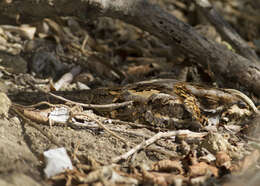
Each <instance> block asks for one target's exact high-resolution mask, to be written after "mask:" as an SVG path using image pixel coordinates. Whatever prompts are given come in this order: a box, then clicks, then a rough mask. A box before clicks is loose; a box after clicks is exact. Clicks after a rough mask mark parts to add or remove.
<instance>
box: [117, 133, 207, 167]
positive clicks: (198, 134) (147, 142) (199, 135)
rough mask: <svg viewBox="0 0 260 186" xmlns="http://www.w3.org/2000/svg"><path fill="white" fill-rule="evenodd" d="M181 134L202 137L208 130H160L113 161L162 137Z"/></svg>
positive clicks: (127, 155)
mask: <svg viewBox="0 0 260 186" xmlns="http://www.w3.org/2000/svg"><path fill="white" fill-rule="evenodd" d="M176 135H181V136H186V137H189V138H202V137H204V136H206V135H207V132H203V133H196V132H192V131H189V130H178V131H170V132H159V133H157V134H156V135H154V136H153V137H151V138H149V139H148V140H146V141H143V142H142V143H140V144H138V145H136V146H135V147H134V148H132V149H131V150H130V151H128V152H126V153H125V154H122V155H121V156H118V157H115V158H113V159H112V162H113V163H116V162H118V161H120V160H126V159H127V158H128V157H129V156H131V155H133V154H134V153H135V152H137V151H139V150H141V149H143V148H145V147H147V146H148V145H150V144H152V143H154V142H155V141H157V140H159V139H161V138H169V137H172V136H176Z"/></svg>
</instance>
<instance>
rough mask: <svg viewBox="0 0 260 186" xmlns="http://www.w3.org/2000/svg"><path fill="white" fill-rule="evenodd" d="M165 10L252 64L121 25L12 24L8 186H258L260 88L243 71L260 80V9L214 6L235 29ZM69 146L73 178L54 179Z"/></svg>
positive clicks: (4, 161) (3, 41)
mask: <svg viewBox="0 0 260 186" xmlns="http://www.w3.org/2000/svg"><path fill="white" fill-rule="evenodd" d="M7 3H8V2H7ZM155 3H158V4H159V5H160V6H161V8H162V10H165V11H167V12H168V13H169V14H170V15H172V16H175V17H177V18H178V19H180V20H182V21H183V22H185V23H188V24H190V25H194V30H196V34H197V33H199V34H201V35H200V37H201V36H202V35H203V36H204V37H205V38H204V37H203V38H204V39H205V41H208V42H209V43H211V44H212V46H216V48H215V49H216V55H219V54H223V55H224V54H225V55H226V56H231V57H234V58H235V59H238V60H241V61H239V62H245V64H246V65H245V66H243V65H242V66H239V63H235V65H230V66H227V67H226V69H225V70H221V69H217V68H218V67H221V68H223V66H218V65H216V66H214V65H212V64H213V63H212V62H207V63H208V64H206V62H205V61H207V60H210V59H212V60H216V61H218V62H217V63H219V60H221V59H223V58H221V57H218V56H215V57H216V58H214V57H212V55H213V53H212V54H210V55H211V56H210V57H209V58H207V59H205V57H207V56H203V55H202V54H201V56H200V54H199V53H196V52H198V51H200V49H195V48H196V46H193V47H194V51H190V52H191V53H187V52H188V51H189V50H191V49H192V47H191V49H190V48H186V45H187V43H186V44H182V42H184V43H185V41H182V40H181V44H180V45H175V46H174V45H173V44H172V43H174V42H177V41H176V40H174V41H173V42H172V41H170V42H169V43H170V44H169V43H168V44H166V43H167V42H165V41H166V39H165V38H166V37H165V36H162V33H160V34H155V32H156V31H155V30H151V32H150V33H148V32H146V31H144V30H141V29H140V28H142V25H141V26H140V28H137V27H134V26H131V25H128V24H126V23H124V22H122V21H119V20H116V19H111V18H99V19H88V20H84V21H83V20H81V19H78V18H76V17H67V16H66V17H62V16H61V17H55V18H44V19H42V20H40V21H38V22H31V23H30V24H29V25H16V26H11V25H7V24H8V23H6V25H0V60H1V62H0V90H1V93H0V116H1V120H0V126H1V127H0V129H1V130H0V134H1V135H0V136H1V138H0V154H1V157H2V158H1V160H0V170H1V177H0V185H1V184H3V185H19V183H24V185H46V184H47V185H66V186H70V185H176V186H179V185H233V184H240V185H244V184H245V183H247V184H248V185H250V186H251V185H252V186H253V185H257V183H258V182H259V181H258V180H259V160H258V159H259V155H260V154H259V111H258V107H257V106H258V104H259V92H258V90H259V87H260V86H259V81H258V79H254V78H256V77H258V75H256V76H254V74H253V75H252V77H251V76H250V78H251V79H250V78H249V79H247V78H248V77H249V76H247V77H245V76H244V75H243V74H244V72H240V70H241V69H242V68H243V67H246V68H245V71H246V70H248V68H247V67H248V66H249V67H250V68H251V67H254V68H255V72H256V74H258V73H259V71H258V70H259V69H258V68H259V66H257V64H258V65H259V60H258V52H259V41H258V40H259V21H258V17H259V15H258V14H257V13H256V12H253V9H254V7H257V6H258V4H257V3H255V2H250V1H246V2H244V1H216V2H214V6H215V7H216V9H217V11H218V12H221V14H220V15H221V19H223V20H222V21H224V20H226V21H228V23H229V24H230V25H232V27H233V28H234V30H233V29H232V28H231V27H229V26H228V27H227V30H224V29H223V28H221V25H219V24H220V23H218V22H214V19H212V18H209V20H211V22H212V23H213V25H214V26H215V28H216V29H215V28H214V27H213V26H211V25H210V24H209V22H208V21H207V20H206V19H205V15H208V16H209V17H210V16H213V18H216V16H219V15H216V14H217V12H215V9H214V11H213V13H212V12H207V10H210V8H209V7H208V9H207V7H206V9H205V7H204V5H203V4H200V1H192V2H186V1H174V2H171V1H166V0H162V1H155ZM194 3H197V4H196V5H195V4H194ZM10 6H12V2H11V4H10ZM209 6H211V5H210V4H209ZM244 7H246V10H245V9H243V11H242V8H244ZM252 7H253V8H252ZM244 10H245V11H244ZM202 13H204V14H202ZM0 15H1V13H0ZM21 16H22V15H21ZM111 17H115V16H114V15H112V16H111ZM166 17H167V16H166ZM222 17H223V18H222ZM0 18H1V16H0ZM22 18H24V17H21V20H22ZM28 19H29V18H28ZM121 19H124V18H121ZM0 22H1V21H0ZM128 22H130V23H133V20H130V21H128ZM10 24H11V22H10ZM144 24H145V23H144ZM248 25H250V26H251V27H253V28H254V29H248V27H246V26H248ZM137 26H138V25H137ZM162 26H163V25H162ZM222 26H223V25H222ZM251 27H250V28H251ZM147 28H149V27H147ZM158 29H159V28H158ZM165 30H166V32H167V33H168V31H167V29H165ZM216 30H217V31H216ZM235 30H236V31H235ZM147 31H149V30H147ZM157 31H158V30H157ZM225 31H228V32H225ZM229 31H232V32H229ZM236 32H238V33H236ZM218 33H219V34H218ZM152 34H154V35H155V36H157V37H155V36H154V35H152ZM168 34H169V33H168ZM233 36H236V37H233ZM193 37H195V35H193V36H192V37H191V39H192V38H193ZM242 38H244V39H242ZM160 39H161V40H160ZM193 39H194V38H193ZM187 42H188V43H189V42H190V43H192V42H191V41H187ZM198 42H202V40H200V39H198ZM202 43H203V42H202ZM202 43H201V44H202ZM205 46H206V45H205ZM205 46H203V47H205ZM209 46H210V45H209ZM203 47H202V48H203ZM211 50H212V48H211V49H209V51H211ZM220 51H222V52H223V51H227V52H223V53H218V52H220ZM194 56H195V57H194ZM237 56H238V57H237ZM231 57H230V58H227V59H226V60H227V61H228V60H230V61H229V62H230V64H231V63H233V59H231ZM201 58H203V60H205V61H203V62H201V61H196V60H200V59H201ZM213 58H214V59H213ZM248 61H252V63H251V65H250V64H249V65H248V66H247V62H248ZM225 63H227V62H226V61H225V62H223V64H225ZM236 65H237V66H236ZM235 67H242V68H241V69H240V68H237V69H235ZM228 68H232V69H228ZM228 71H229V73H230V74H232V75H225V77H220V76H221V75H223V73H224V72H228ZM250 73H253V72H252V71H250ZM239 77H241V79H242V80H241V82H242V83H241V82H240V79H239ZM225 78H230V79H228V80H230V81H225ZM233 78H238V79H233ZM252 79H254V81H253V80H252ZM249 80H250V81H251V80H252V81H253V82H250V84H248V86H247V84H245V83H246V82H248V81H249ZM254 85H255V86H256V88H252V86H254ZM257 86H258V87H257ZM230 87H231V88H237V89H231V88H230ZM10 100H12V101H10ZM57 147H65V148H66V150H67V152H68V154H69V157H70V159H71V161H72V164H73V169H72V170H66V171H64V172H63V173H60V174H58V175H55V176H52V177H51V178H49V179H47V178H46V177H45V176H44V174H43V170H44V167H45V166H46V165H45V162H44V160H43V155H42V154H43V152H44V151H46V150H48V149H54V148H57Z"/></svg>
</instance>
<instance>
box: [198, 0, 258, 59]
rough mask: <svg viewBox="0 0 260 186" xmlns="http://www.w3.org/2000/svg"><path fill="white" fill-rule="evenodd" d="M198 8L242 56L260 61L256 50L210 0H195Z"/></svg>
mask: <svg viewBox="0 0 260 186" xmlns="http://www.w3.org/2000/svg"><path fill="white" fill-rule="evenodd" d="M193 1H194V3H195V4H196V6H197V8H198V9H199V10H200V11H201V12H202V13H203V14H204V16H205V17H207V19H208V20H209V22H210V23H211V24H213V25H214V26H215V28H216V29H217V31H218V32H219V33H220V35H221V36H222V37H223V38H224V39H225V40H227V42H229V43H230V44H231V45H232V46H233V47H234V49H235V50H236V51H237V52H238V53H239V54H241V55H242V56H244V57H246V58H248V59H250V60H254V61H258V57H257V55H256V53H255V51H254V50H252V49H251V48H250V46H249V45H248V44H247V43H246V41H245V40H244V39H243V38H241V37H240V35H239V34H238V33H237V32H236V31H235V30H234V29H233V28H232V27H231V26H230V25H229V24H228V23H227V22H226V21H225V20H224V19H223V17H222V16H221V15H220V14H219V13H218V12H217V11H216V9H215V8H214V7H213V6H212V4H211V3H210V2H209V1H208V0H193Z"/></svg>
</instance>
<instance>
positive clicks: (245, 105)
mask: <svg viewBox="0 0 260 186" xmlns="http://www.w3.org/2000/svg"><path fill="white" fill-rule="evenodd" d="M237 105H238V107H239V108H246V107H247V104H246V103H245V102H243V101H238V102H237Z"/></svg>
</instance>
